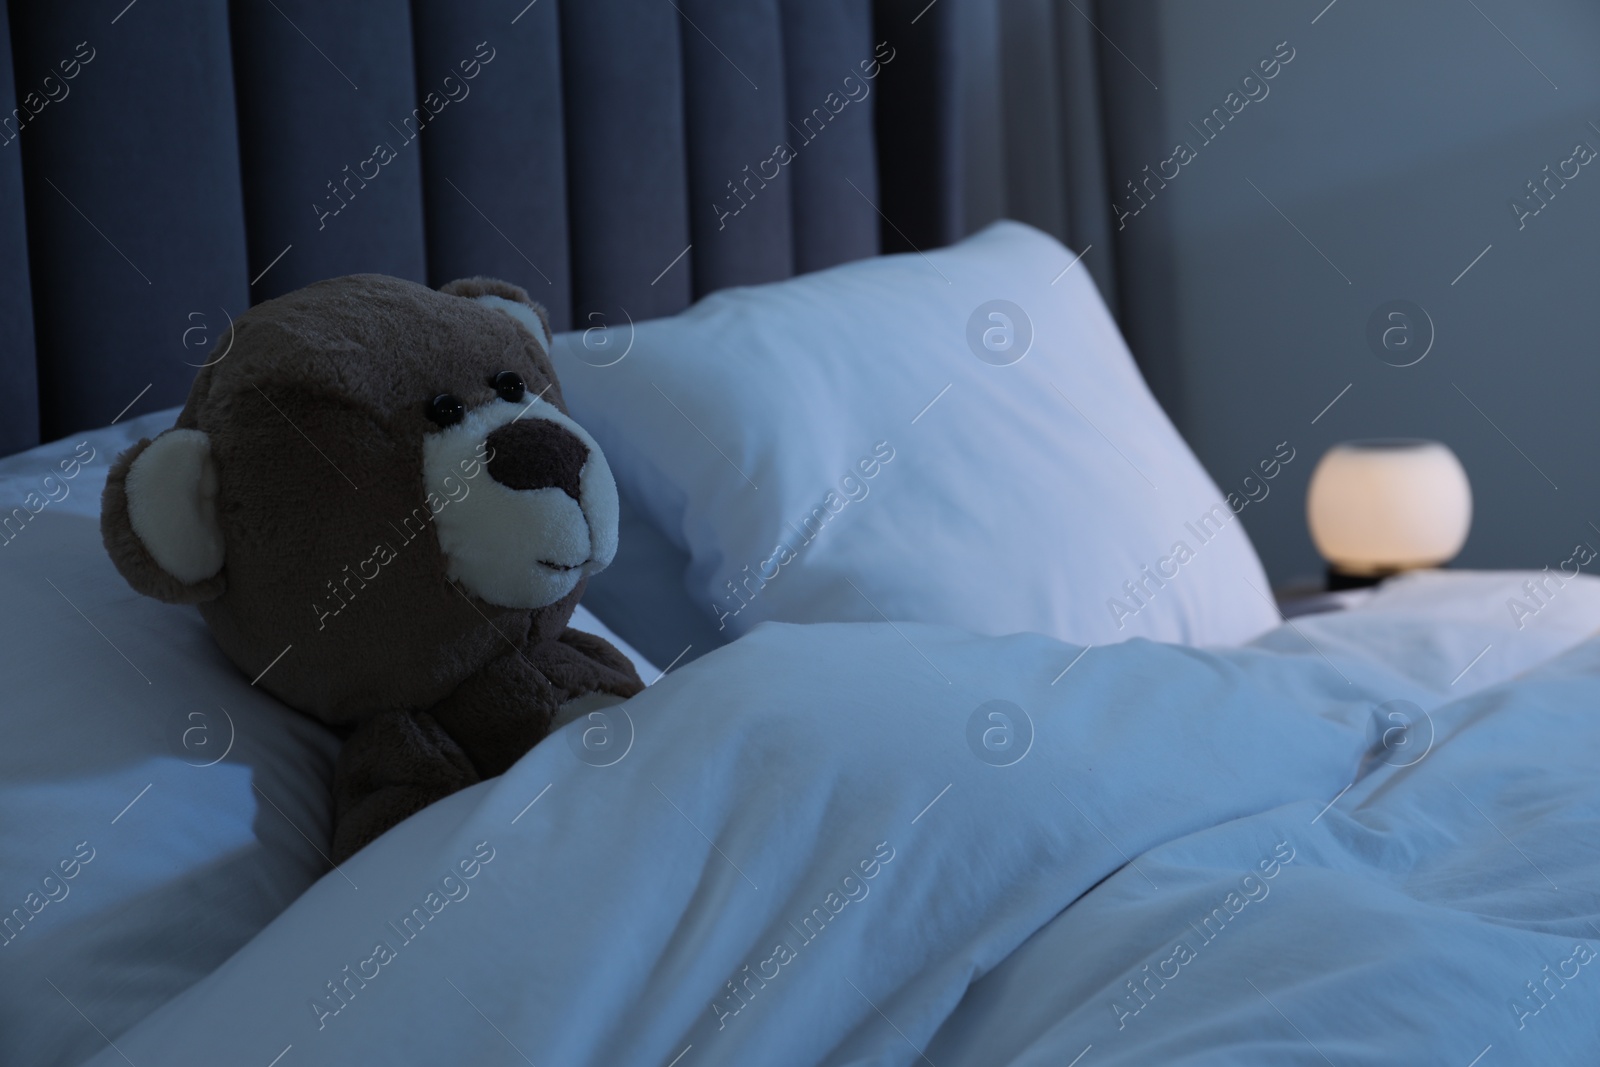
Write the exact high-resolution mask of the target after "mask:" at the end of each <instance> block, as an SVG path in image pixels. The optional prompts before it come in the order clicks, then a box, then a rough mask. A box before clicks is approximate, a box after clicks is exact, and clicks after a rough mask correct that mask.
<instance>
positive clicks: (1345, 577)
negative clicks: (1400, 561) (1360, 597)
mask: <svg viewBox="0 0 1600 1067" xmlns="http://www.w3.org/2000/svg"><path fill="white" fill-rule="evenodd" d="M1399 573H1400V572H1399V571H1398V570H1387V571H1378V572H1376V573H1374V574H1351V573H1350V572H1349V571H1342V570H1340V569H1339V568H1338V567H1335V566H1333V565H1332V564H1329V565H1328V591H1329V592H1330V593H1337V592H1339V591H1340V590H1344V589H1370V588H1372V587H1373V586H1375V585H1377V584H1378V583H1379V582H1381V581H1383V580H1384V579H1385V578H1392V577H1394V576H1395V575H1396V574H1399Z"/></svg>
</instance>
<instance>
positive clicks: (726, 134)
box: [677, 0, 794, 297]
mask: <svg viewBox="0 0 1600 1067" xmlns="http://www.w3.org/2000/svg"><path fill="white" fill-rule="evenodd" d="M677 4H678V8H679V9H680V12H681V19H682V24H681V25H680V27H679V36H680V39H681V40H682V42H683V59H684V64H683V67H684V69H683V81H684V93H683V96H684V123H685V134H686V137H687V149H688V163H689V219H690V222H691V227H692V231H691V232H692V233H693V235H694V252H693V253H691V254H692V255H693V257H694V279H693V281H694V295H695V296H697V297H698V296H701V295H703V294H705V293H708V292H711V291H713V290H716V289H721V288H724V287H726V286H729V285H752V284H755V283H758V282H767V281H775V280H777V279H779V278H786V277H788V276H789V275H790V274H791V273H792V272H793V270H794V234H793V232H792V230H791V226H792V214H791V199H790V198H791V191H792V190H793V188H794V178H793V177H792V176H791V175H789V174H788V173H787V168H783V167H780V166H779V165H778V163H777V162H775V161H773V156H774V151H773V149H774V147H775V146H776V145H777V144H778V143H779V142H782V141H786V140H788V137H787V136H786V131H785V129H784V119H785V115H784V101H783V97H784V76H783V75H784V48H783V41H782V39H781V35H782V25H781V23H780V22H779V18H778V3H777V0H742V2H741V3H739V4H729V3H726V2H724V0H677Z"/></svg>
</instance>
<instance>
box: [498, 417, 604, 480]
mask: <svg viewBox="0 0 1600 1067" xmlns="http://www.w3.org/2000/svg"><path fill="white" fill-rule="evenodd" d="M489 449H490V456H489V464H488V466H489V476H490V477H491V478H493V479H494V480H495V481H497V482H499V483H500V484H501V485H503V486H506V487H507V488H510V489H551V488H554V489H560V490H561V491H562V492H564V493H566V494H567V495H568V496H570V497H571V498H572V499H574V500H577V499H578V476H579V475H580V474H582V473H583V465H584V463H586V462H587V461H588V459H589V449H588V447H587V446H585V445H584V443H583V442H582V441H580V440H578V438H577V437H576V436H575V435H573V434H572V433H570V432H568V431H567V430H566V429H565V428H563V427H562V426H560V425H559V424H557V423H554V422H551V421H550V420H549V419H518V420H517V421H516V422H508V423H506V424H505V425H504V426H502V427H500V428H499V429H498V430H496V431H494V432H493V433H491V434H490V435H489Z"/></svg>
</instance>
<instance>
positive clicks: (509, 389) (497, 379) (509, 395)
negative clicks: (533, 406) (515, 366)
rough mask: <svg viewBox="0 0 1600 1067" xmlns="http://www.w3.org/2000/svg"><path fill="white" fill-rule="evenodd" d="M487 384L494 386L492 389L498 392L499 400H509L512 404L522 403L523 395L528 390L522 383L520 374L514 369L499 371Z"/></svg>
mask: <svg viewBox="0 0 1600 1067" xmlns="http://www.w3.org/2000/svg"><path fill="white" fill-rule="evenodd" d="M489 384H491V385H493V386H494V391H495V392H497V393H499V394H500V399H501V400H509V401H511V402H512V403H513V404H520V403H522V398H523V396H525V395H526V394H527V392H528V387H527V386H525V385H523V384H522V375H520V374H518V373H517V372H516V371H514V370H503V371H501V372H500V373H499V374H496V375H495V376H494V381H493V382H491V383H489Z"/></svg>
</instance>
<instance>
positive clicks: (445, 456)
mask: <svg viewBox="0 0 1600 1067" xmlns="http://www.w3.org/2000/svg"><path fill="white" fill-rule="evenodd" d="M422 470H423V480H424V486H425V489H426V491H427V493H428V495H429V498H430V500H432V499H436V500H437V501H439V502H440V503H439V506H438V510H437V511H436V513H435V515H434V529H435V531H436V533H437V536H438V538H439V547H440V548H441V549H442V550H443V551H444V554H445V558H446V560H447V563H448V567H447V573H448V575H449V576H450V578H452V579H454V580H455V581H456V582H459V583H460V584H461V586H462V587H463V588H464V589H465V590H466V591H467V592H469V593H471V594H473V595H474V596H476V597H478V598H479V599H482V600H485V601H487V602H489V603H491V604H496V605H499V606H501V607H507V608H541V607H544V606H545V605H547V604H552V603H554V602H556V601H557V600H560V599H561V598H562V597H564V596H566V595H567V594H568V593H570V592H572V590H573V588H574V587H575V586H576V585H577V584H578V581H579V580H580V579H581V578H583V577H584V576H585V575H590V574H594V573H596V572H597V571H600V570H603V569H604V568H605V567H606V566H607V565H608V564H610V562H611V560H612V558H613V557H614V556H615V555H616V553H617V483H616V481H615V480H614V479H613V478H612V476H611V468H610V467H609V466H608V465H607V464H606V458H605V454H604V453H602V452H601V451H600V446H599V445H598V444H596V443H595V440H594V438H592V437H590V436H589V434H588V431H586V430H584V429H583V427H581V426H579V425H578V424H577V423H576V422H574V421H573V420H572V419H571V418H569V417H568V416H567V415H565V414H563V413H562V412H561V411H560V410H559V409H558V408H556V407H555V405H553V404H551V403H550V402H548V401H546V400H543V399H540V398H534V399H533V400H531V401H529V402H528V403H527V404H517V403H510V402H507V401H504V400H493V401H490V402H489V403H487V404H483V405H481V406H479V407H477V408H474V409H472V410H471V411H469V412H467V413H466V415H465V416H464V417H463V418H462V419H461V421H460V422H458V423H456V424H455V425H453V426H449V427H446V428H445V429H443V430H440V431H438V432H436V433H432V434H429V435H428V436H427V437H426V438H424V439H423V445H422ZM430 506H431V505H430Z"/></svg>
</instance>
